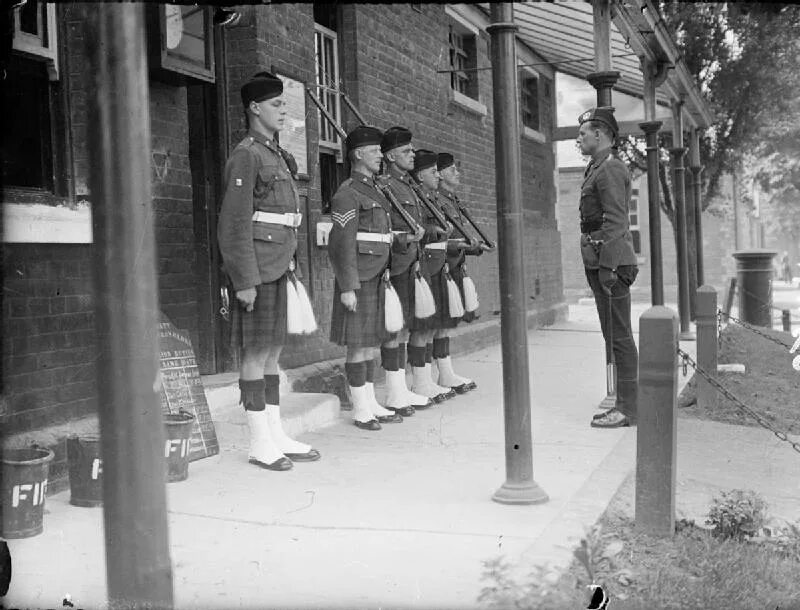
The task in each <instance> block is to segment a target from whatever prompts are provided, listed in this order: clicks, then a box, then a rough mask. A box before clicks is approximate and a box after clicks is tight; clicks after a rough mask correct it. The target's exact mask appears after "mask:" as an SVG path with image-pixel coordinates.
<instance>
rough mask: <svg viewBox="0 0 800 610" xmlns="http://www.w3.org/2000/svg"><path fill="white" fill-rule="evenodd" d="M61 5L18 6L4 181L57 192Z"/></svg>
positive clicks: (6, 96) (7, 90)
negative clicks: (56, 113)
mask: <svg viewBox="0 0 800 610" xmlns="http://www.w3.org/2000/svg"><path fill="white" fill-rule="evenodd" d="M55 16H56V14H55V6H54V5H52V4H45V3H43V2H37V1H36V0H29V1H28V2H27V3H26V4H24V5H23V6H22V7H20V8H18V9H16V10H14V13H13V26H14V35H13V42H12V48H13V51H12V53H11V55H10V57H9V60H8V64H7V67H6V82H5V83H4V84H5V86H4V87H3V94H2V95H3V113H2V114H3V119H2V124H3V143H2V151H3V183H4V184H6V185H8V186H9V187H19V188H22V189H34V190H38V191H45V192H49V193H54V192H55V191H56V190H59V189H57V186H58V185H57V184H56V180H55V174H56V170H57V169H58V161H59V158H58V157H57V155H56V148H57V147H56V145H55V143H54V138H53V135H54V127H55V124H56V117H55V116H53V113H54V110H55V109H56V108H57V106H58V104H57V103H56V100H55V99H54V98H55V97H56V95H55V92H54V88H57V83H56V84H55V85H54V84H53V82H52V81H56V80H57V78H58V53H57V51H58V49H57V45H56V19H55Z"/></svg>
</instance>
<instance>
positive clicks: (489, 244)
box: [456, 201, 497, 250]
mask: <svg viewBox="0 0 800 610" xmlns="http://www.w3.org/2000/svg"><path fill="white" fill-rule="evenodd" d="M456 205H457V206H458V211H459V212H461V215H462V216H463V217H464V218H466V219H467V221H468V222H469V224H471V225H472V227H473V228H474V229H475V231H476V232H477V233H478V235H479V236H480V238H481V240H483V243H484V245H485V246H486V248H487V249H488V250H494V249H495V248H496V247H497V244H495V243H494V242H493V241H492V240H491V239H489V237H488V235H486V233H484V232H483V230H482V229H481V228H480V227H479V226H478V224H477V223H476V222H475V221H474V220H473V219H472V215H471V214H470V213H469V210H467V208H465V207H464V206H463V205H461V202H460V201H457V202H456Z"/></svg>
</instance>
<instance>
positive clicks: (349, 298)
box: [339, 290, 358, 311]
mask: <svg viewBox="0 0 800 610" xmlns="http://www.w3.org/2000/svg"><path fill="white" fill-rule="evenodd" d="M339 300H341V302H342V305H344V306H345V309H347V310H348V311H355V310H356V305H357V303H358V299H357V298H356V293H355V292H354V291H353V290H348V291H347V292H343V293H342V294H341V295H339Z"/></svg>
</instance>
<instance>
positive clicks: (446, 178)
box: [433, 153, 484, 394]
mask: <svg viewBox="0 0 800 610" xmlns="http://www.w3.org/2000/svg"><path fill="white" fill-rule="evenodd" d="M436 168H437V169H438V170H439V198H438V199H437V202H438V203H439V205H440V206H441V207H442V209H443V210H446V211H447V214H448V215H449V216H450V217H451V218H455V219H456V220H458V221H459V222H460V224H461V226H462V227H464V228H466V226H467V224H468V222H467V220H466V218H464V217H463V215H462V214H461V211H460V209H459V208H460V201H459V199H458V196H456V194H455V189H456V188H457V187H458V185H459V182H460V178H459V171H458V167H456V164H455V159H454V158H453V155H451V154H450V153H439V155H438V157H437V161H436ZM453 237H454V238H455V239H449V240H448V241H447V266H448V269H449V271H450V276H451V277H452V278H453V280H454V281H455V283H456V284H457V285H458V290H459V292H460V293H461V298H462V299H464V277H465V275H466V265H465V262H466V257H467V255H471V256H480V255H481V254H483V251H484V248H483V247H482V245H481V242H480V240H478V239H477V238H476V237H474V236H473V235H471V234H469V235H460V234H458V235H454V236H453ZM464 305H465V310H466V306H467V303H466V299H464ZM477 317H478V316H477V313H476V312H475V311H465V312H464V315H463V316H461V317H460V318H454V317H450V316H443V317H442V320H441V325H440V326H439V328H438V329H437V330H436V333H435V334H434V336H433V358H434V359H435V360H436V368H437V369H438V371H439V379H438V382H439V385H442V386H445V387H450V388H453V389H454V390H455V391H456V392H457V393H459V394H463V393H464V392H467V391H469V390H472V389H474V388H476V387H477V386H476V384H475V382H474V381H473V380H471V379H467V378H466V377H462V376H461V375H456V373H455V372H454V371H453V363H452V361H451V359H450V331H451V329H453V328H455V327H456V325H457V324H458V323H459V321H463V322H472V321H474V320H475V319H477Z"/></svg>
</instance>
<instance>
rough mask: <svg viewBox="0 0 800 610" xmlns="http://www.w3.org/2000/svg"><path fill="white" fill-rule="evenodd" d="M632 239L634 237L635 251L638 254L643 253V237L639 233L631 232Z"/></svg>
mask: <svg viewBox="0 0 800 610" xmlns="http://www.w3.org/2000/svg"><path fill="white" fill-rule="evenodd" d="M631 237H633V251H634V252H636V254H641V253H642V235H641V233H640V232H639V231H631Z"/></svg>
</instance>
